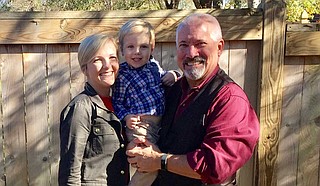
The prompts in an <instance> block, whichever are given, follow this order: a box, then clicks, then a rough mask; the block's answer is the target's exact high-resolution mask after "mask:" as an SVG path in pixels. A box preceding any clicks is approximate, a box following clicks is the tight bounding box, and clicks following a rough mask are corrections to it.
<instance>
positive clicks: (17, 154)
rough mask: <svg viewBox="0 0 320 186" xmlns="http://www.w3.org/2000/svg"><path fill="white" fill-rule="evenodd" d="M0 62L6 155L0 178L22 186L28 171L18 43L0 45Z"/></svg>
mask: <svg viewBox="0 0 320 186" xmlns="http://www.w3.org/2000/svg"><path fill="white" fill-rule="evenodd" d="M0 62H1V86H2V87H1V90H2V97H1V99H2V108H3V118H2V119H3V137H4V139H3V148H4V151H2V152H1V153H2V154H3V155H4V157H5V161H4V162H3V164H1V166H2V169H4V171H5V172H4V175H1V177H2V179H3V182H5V183H6V184H7V185H21V186H24V185H27V183H28V177H27V173H28V171H27V157H26V154H27V153H26V146H25V144H26V136H25V135H26V126H25V125H26V122H25V112H24V111H25V110H24V106H25V105H24V86H23V68H22V51H21V46H19V45H9V46H7V45H1V46H0ZM3 166H4V167H3ZM17 178H19V179H17Z"/></svg>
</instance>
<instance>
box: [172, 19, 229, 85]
mask: <svg viewBox="0 0 320 186" xmlns="http://www.w3.org/2000/svg"><path fill="white" fill-rule="evenodd" d="M213 32H214V27H213V26H212V25H210V24H209V23H207V22H198V23H195V24H193V25H186V26H184V27H182V28H181V29H180V30H179V31H178V36H177V60H178V66H179V68H180V69H181V70H183V72H184V75H185V76H186V78H187V79H188V82H189V83H190V82H191V83H193V84H195V85H197V84H198V83H200V82H202V81H203V80H204V79H206V77H208V76H209V75H210V74H211V73H212V72H213V70H214V69H215V68H216V66H217V65H218V61H219V57H220V55H221V52H222V50H223V45H224V41H223V40H222V39H220V40H218V41H216V39H215V37H214V36H213Z"/></svg>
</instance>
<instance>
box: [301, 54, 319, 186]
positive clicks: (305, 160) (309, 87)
mask: <svg viewBox="0 0 320 186" xmlns="http://www.w3.org/2000/svg"><path fill="white" fill-rule="evenodd" d="M319 61H320V56H318V57H306V58H305V71H304V82H303V97H302V117H301V130H300V140H299V142H300V144H299V152H300V153H299V159H298V163H299V164H298V185H299V186H304V185H319V183H318V181H319V178H318V175H319V150H320V143H319V141H320V104H319V103H320V63H319Z"/></svg>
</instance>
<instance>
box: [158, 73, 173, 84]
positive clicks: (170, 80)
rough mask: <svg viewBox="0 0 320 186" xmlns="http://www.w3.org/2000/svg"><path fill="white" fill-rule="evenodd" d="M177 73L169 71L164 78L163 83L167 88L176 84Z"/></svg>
mask: <svg viewBox="0 0 320 186" xmlns="http://www.w3.org/2000/svg"><path fill="white" fill-rule="evenodd" d="M174 73H175V72H171V71H168V72H167V73H166V74H165V75H164V76H163V77H162V78H161V82H162V83H163V84H164V85H166V86H172V85H173V84H174V83H175V82H176V76H175V74H174Z"/></svg>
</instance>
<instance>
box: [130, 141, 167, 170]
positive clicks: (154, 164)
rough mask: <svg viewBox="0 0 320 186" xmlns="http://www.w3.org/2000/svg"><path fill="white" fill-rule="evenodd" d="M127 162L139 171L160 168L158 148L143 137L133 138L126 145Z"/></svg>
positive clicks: (160, 154)
mask: <svg viewBox="0 0 320 186" xmlns="http://www.w3.org/2000/svg"><path fill="white" fill-rule="evenodd" d="M126 153H127V155H128V162H129V163H130V164H131V165H132V166H133V167H135V168H137V170H138V171H139V172H153V171H157V170H159V169H160V168H161V163H160V162H161V156H162V153H161V152H160V150H159V148H158V147H157V146H156V145H154V144H152V143H150V142H149V141H148V140H146V139H144V138H135V139H134V140H133V141H131V142H130V143H129V144H128V147H127V152H126Z"/></svg>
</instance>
